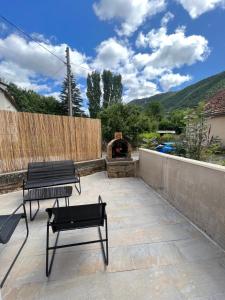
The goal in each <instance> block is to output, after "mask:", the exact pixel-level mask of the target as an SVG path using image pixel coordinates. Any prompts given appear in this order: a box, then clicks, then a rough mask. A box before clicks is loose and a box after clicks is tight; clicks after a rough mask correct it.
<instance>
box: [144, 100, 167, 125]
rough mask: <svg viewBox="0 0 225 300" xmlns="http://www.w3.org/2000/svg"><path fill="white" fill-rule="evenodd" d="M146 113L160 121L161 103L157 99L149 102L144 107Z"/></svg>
mask: <svg viewBox="0 0 225 300" xmlns="http://www.w3.org/2000/svg"><path fill="white" fill-rule="evenodd" d="M146 114H147V115H148V116H149V117H152V118H154V119H156V120H158V121H160V120H161V119H162V117H163V107H162V104H161V103H160V102H158V101H153V102H150V103H149V104H148V105H147V107H146Z"/></svg>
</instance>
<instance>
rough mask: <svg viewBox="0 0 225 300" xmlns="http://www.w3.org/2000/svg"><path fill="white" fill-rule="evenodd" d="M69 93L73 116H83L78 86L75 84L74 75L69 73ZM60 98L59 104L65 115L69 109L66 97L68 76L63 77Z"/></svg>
mask: <svg viewBox="0 0 225 300" xmlns="http://www.w3.org/2000/svg"><path fill="white" fill-rule="evenodd" d="M71 95H72V110H73V116H78V117H80V116H83V115H84V112H83V110H82V104H83V100H82V98H81V92H80V89H79V87H78V86H77V83H76V80H75V78H74V75H73V74H72V73H71ZM60 99H61V106H62V112H63V114H65V115H68V111H69V106H68V102H69V97H68V78H67V76H66V77H65V79H64V81H63V84H62V91H61V94H60Z"/></svg>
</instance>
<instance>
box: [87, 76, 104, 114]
mask: <svg viewBox="0 0 225 300" xmlns="http://www.w3.org/2000/svg"><path fill="white" fill-rule="evenodd" d="M100 81H101V76H100V74H99V73H98V72H92V74H88V77H87V93H86V95H87V97H88V99H89V113H90V117H91V118H96V117H97V115H98V113H99V112H100V109H101V107H100V102H101V94H102V92H101V87H100Z"/></svg>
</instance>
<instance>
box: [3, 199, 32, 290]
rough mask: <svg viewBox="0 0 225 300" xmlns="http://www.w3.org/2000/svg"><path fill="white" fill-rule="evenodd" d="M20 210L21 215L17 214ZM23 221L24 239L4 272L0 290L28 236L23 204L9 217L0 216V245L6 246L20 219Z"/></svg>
mask: <svg viewBox="0 0 225 300" xmlns="http://www.w3.org/2000/svg"><path fill="white" fill-rule="evenodd" d="M20 208H23V212H22V213H17V212H18V210H19V209H20ZM23 218H24V219H25V224H26V237H25V239H24V241H23V243H22V245H21V247H20V248H19V251H18V252H17V254H16V256H15V258H14V259H13V262H12V263H11V265H10V267H9V269H8V271H7V272H6V274H5V276H4V277H3V279H2V281H1V282H0V288H2V287H3V285H4V283H5V281H6V279H7V277H8V275H9V273H10V271H11V269H12V267H13V265H14V264H15V262H16V260H17V258H18V256H19V254H20V252H21V250H22V249H23V247H24V245H25V243H26V241H27V237H28V234H29V229H28V224H27V215H26V210H25V206H24V204H21V205H20V206H19V207H17V209H16V210H15V211H14V212H13V213H12V214H11V215H0V244H7V243H8V242H9V240H10V238H11V236H12V235H13V233H14V231H15V229H16V227H17V225H18V224H19V222H20V220H21V219H23Z"/></svg>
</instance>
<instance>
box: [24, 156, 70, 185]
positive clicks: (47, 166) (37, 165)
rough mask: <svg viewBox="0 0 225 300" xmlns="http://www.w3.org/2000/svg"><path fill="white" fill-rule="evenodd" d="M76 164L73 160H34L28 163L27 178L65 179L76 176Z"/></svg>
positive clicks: (31, 179)
mask: <svg viewBox="0 0 225 300" xmlns="http://www.w3.org/2000/svg"><path fill="white" fill-rule="evenodd" d="M74 175H75V165H74V162H73V161H72V160H61V161H50V162H32V163H29V164H28V172H27V180H28V181H36V180H44V179H50V180H51V179H52V180H54V179H57V178H60V179H63V178H70V177H74Z"/></svg>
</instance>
